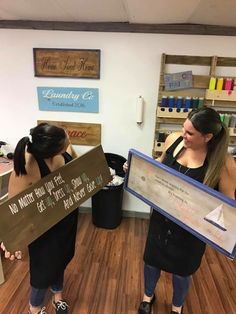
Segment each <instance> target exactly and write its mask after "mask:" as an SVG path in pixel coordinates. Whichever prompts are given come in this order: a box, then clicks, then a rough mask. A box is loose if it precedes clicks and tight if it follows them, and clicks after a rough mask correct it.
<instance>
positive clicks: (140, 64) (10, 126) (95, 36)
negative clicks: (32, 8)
mask: <svg viewBox="0 0 236 314" xmlns="http://www.w3.org/2000/svg"><path fill="white" fill-rule="evenodd" d="M0 43H1V49H0V90H1V132H0V140H3V141H6V142H9V143H10V144H12V145H15V144H16V142H17V141H18V140H19V139H20V138H21V137H23V136H27V135H28V134H29V129H30V128H31V127H32V126H34V125H35V124H36V120H37V119H48V120H61V121H71V122H91V123H101V124H102V146H103V149H104V151H105V152H111V153H116V154H119V155H122V156H124V157H127V156H128V150H129V149H130V148H135V149H137V150H140V151H141V152H143V153H145V154H147V155H150V156H151V155H152V146H153V137H154V127H155V110H156V103H157V93H158V84H159V72H160V62H161V54H162V53H167V54H184V55H199V56H201V55H202V56H212V55H218V56H226V57H235V51H236V40H235V37H223V36H189V35H160V34H133V33H97V32H62V31H36V30H4V29H1V30H0ZM35 47H39V48H74V49H101V78H100V80H89V79H70V78H36V77H34V67H33V48H35ZM37 86H51V87H56V86H58V87H94V88H99V93H100V99H99V102H100V109H99V113H98V114H92V113H74V112H73V113H71V112H48V111H39V110H38V101H37V93H36V87H37ZM139 95H142V96H143V98H144V100H145V112H144V123H143V125H142V126H138V125H137V124H136V122H135V105H136V101H137V98H138V96H139ZM86 149H88V147H77V150H78V151H79V152H84V151H85V150H86ZM84 205H85V206H90V200H89V201H87V202H86V203H85V204H84ZM123 209H125V210H129V211H140V212H148V211H149V207H148V206H147V205H145V204H144V203H142V202H141V201H139V200H138V199H136V198H135V197H133V196H132V195H130V194H128V193H126V192H125V196H124V202H123Z"/></svg>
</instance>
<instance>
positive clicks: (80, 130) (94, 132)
mask: <svg viewBox="0 0 236 314" xmlns="http://www.w3.org/2000/svg"><path fill="white" fill-rule="evenodd" d="M42 122H47V123H50V124H54V125H56V126H59V127H62V128H64V129H66V130H67V132H68V134H69V137H70V140H71V143H72V144H75V145H87V146H95V145H99V144H101V124H98V123H80V122H65V121H49V120H38V121H37V123H38V124H39V123H42Z"/></svg>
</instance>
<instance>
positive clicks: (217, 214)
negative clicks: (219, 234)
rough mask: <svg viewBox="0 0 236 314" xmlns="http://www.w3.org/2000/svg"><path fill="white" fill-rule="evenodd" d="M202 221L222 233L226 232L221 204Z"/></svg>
mask: <svg viewBox="0 0 236 314" xmlns="http://www.w3.org/2000/svg"><path fill="white" fill-rule="evenodd" d="M204 219H205V220H206V221H208V222H210V223H211V224H213V225H214V226H216V227H218V228H220V229H221V230H223V231H226V230H227V229H226V227H225V223H224V213H223V204H221V205H219V206H218V207H216V208H215V209H214V210H213V211H211V212H210V213H209V214H207V215H206V216H205V217H204Z"/></svg>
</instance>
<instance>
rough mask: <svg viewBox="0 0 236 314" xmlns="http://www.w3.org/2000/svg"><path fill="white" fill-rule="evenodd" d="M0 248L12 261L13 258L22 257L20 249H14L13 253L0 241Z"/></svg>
mask: <svg viewBox="0 0 236 314" xmlns="http://www.w3.org/2000/svg"><path fill="white" fill-rule="evenodd" d="M1 249H2V250H3V251H4V256H5V258H8V259H9V260H10V261H13V260H14V259H21V258H22V253H21V251H15V253H14V254H12V253H10V252H9V251H7V249H6V247H5V245H4V243H3V242H1Z"/></svg>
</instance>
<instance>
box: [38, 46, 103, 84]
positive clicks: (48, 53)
mask: <svg viewBox="0 0 236 314" xmlns="http://www.w3.org/2000/svg"><path fill="white" fill-rule="evenodd" d="M33 52H34V71H35V76H47V77H73V78H90V79H99V78H100V50H95V49H93V50H92V49H90V50H85V49H54V48H50V49H48V48H33Z"/></svg>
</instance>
